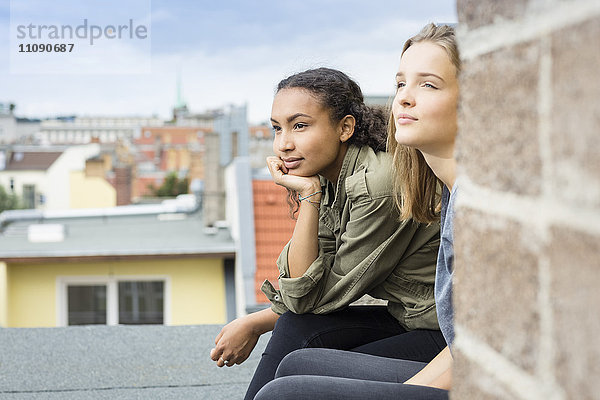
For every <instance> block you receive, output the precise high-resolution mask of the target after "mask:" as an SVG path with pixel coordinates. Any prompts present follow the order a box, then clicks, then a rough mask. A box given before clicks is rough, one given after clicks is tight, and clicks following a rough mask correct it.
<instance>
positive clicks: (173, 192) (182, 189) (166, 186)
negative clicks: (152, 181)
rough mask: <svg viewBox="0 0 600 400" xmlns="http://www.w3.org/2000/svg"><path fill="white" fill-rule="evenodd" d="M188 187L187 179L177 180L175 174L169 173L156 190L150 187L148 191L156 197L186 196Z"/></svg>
mask: <svg viewBox="0 0 600 400" xmlns="http://www.w3.org/2000/svg"><path fill="white" fill-rule="evenodd" d="M188 187H189V179H188V178H187V177H185V178H183V179H179V178H178V177H177V174H176V173H175V172H171V173H170V174H169V175H167V177H166V178H165V180H164V182H163V184H162V185H160V187H158V188H156V187H155V186H154V185H152V186H150V189H151V190H152V192H153V193H154V195H155V196H157V197H175V196H177V195H179V194H186V193H187V192H188Z"/></svg>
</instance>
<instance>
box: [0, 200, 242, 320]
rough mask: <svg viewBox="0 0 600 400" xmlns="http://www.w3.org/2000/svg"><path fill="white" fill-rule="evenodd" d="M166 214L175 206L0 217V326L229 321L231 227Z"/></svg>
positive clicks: (232, 287) (188, 215)
mask: <svg viewBox="0 0 600 400" xmlns="http://www.w3.org/2000/svg"><path fill="white" fill-rule="evenodd" d="M188 200H189V198H188ZM175 208H179V209H181V207H175ZM167 209H168V210H170V211H171V212H166V210H167ZM172 211H173V204H170V205H168V207H166V206H157V205H148V206H127V207H115V208H109V209H105V210H104V211H102V215H98V214H97V213H98V212H99V211H98V210H69V211H65V212H63V213H61V214H60V215H59V214H57V213H54V214H53V215H46V216H43V215H42V216H41V217H40V214H41V212H40V211H36V210H24V211H23V210H22V211H18V212H5V213H3V214H1V215H0V222H1V223H2V235H1V236H0V326H3V327H55V326H67V325H85V324H108V325H117V324H165V325H194V324H222V323H225V322H227V321H228V320H231V319H233V318H234V317H235V285H234V277H233V276H234V271H233V269H234V258H235V247H234V243H233V240H232V239H231V236H230V234H229V231H228V230H227V229H225V228H220V229H212V230H210V231H209V230H206V229H205V228H204V226H203V224H202V220H201V218H200V213H199V212H197V211H190V210H188V212H172ZM34 213H35V215H33V214H34ZM93 213H96V214H93Z"/></svg>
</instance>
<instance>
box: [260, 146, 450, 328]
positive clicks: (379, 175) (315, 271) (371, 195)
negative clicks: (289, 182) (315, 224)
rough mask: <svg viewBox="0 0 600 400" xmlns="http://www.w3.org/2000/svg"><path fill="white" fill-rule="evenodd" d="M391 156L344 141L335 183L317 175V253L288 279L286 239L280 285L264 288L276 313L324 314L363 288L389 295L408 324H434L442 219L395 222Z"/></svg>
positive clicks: (402, 321) (355, 296) (279, 263)
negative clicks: (438, 221)
mask: <svg viewBox="0 0 600 400" xmlns="http://www.w3.org/2000/svg"><path fill="white" fill-rule="evenodd" d="M392 182H393V179H392V157H391V155H390V154H388V153H385V152H379V153H376V152H374V151H373V150H372V149H371V148H370V147H368V146H362V147H357V146H354V145H351V146H349V148H348V151H347V153H346V156H345V158H344V162H343V164H342V169H341V171H340V175H339V179H338V183H337V188H334V187H333V185H332V184H331V183H329V182H328V181H327V180H325V179H324V178H321V185H322V189H323V196H322V199H321V208H320V212H319V214H320V216H319V256H318V258H317V259H316V260H315V261H314V262H313V263H312V264H311V265H310V267H309V268H308V270H307V271H306V272H305V273H304V275H303V276H301V277H297V278H290V275H289V269H288V258H287V257H288V248H289V243H288V244H287V245H286V246H285V247H284V249H283V251H282V252H281V255H280V256H279V259H278V260H277V266H278V268H279V288H280V290H276V289H275V288H274V287H273V285H272V284H271V283H270V282H269V281H265V282H264V283H263V285H262V291H263V292H264V293H265V294H266V295H267V298H269V300H270V301H271V303H272V306H271V308H272V309H273V311H275V312H276V313H278V314H282V313H284V312H285V311H287V310H290V311H292V312H294V313H297V314H302V313H308V312H311V313H315V314H327V313H330V312H333V311H337V310H340V309H342V308H344V307H346V306H347V305H349V304H350V303H352V302H353V301H355V300H357V299H359V298H360V297H361V296H362V295H364V294H365V293H368V294H370V295H371V296H373V297H375V298H379V299H384V300H388V310H389V312H390V313H391V314H392V315H393V316H394V317H395V318H396V319H397V320H398V321H399V323H400V324H401V325H402V326H403V327H404V328H406V329H409V330H411V329H439V327H438V323H437V316H436V310H435V300H434V295H433V284H434V280H435V265H436V258H437V252H438V247H439V224H431V225H430V226H427V225H424V224H417V223H415V222H414V221H412V220H408V221H403V222H399V213H398V210H397V207H396V205H395V204H394V192H393V183H392Z"/></svg>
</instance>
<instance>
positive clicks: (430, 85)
mask: <svg viewBox="0 0 600 400" xmlns="http://www.w3.org/2000/svg"><path fill="white" fill-rule="evenodd" d="M423 86H424V87H427V88H430V89H437V87H435V86H434V85H433V84H431V83H429V82H426V83H424V84H423Z"/></svg>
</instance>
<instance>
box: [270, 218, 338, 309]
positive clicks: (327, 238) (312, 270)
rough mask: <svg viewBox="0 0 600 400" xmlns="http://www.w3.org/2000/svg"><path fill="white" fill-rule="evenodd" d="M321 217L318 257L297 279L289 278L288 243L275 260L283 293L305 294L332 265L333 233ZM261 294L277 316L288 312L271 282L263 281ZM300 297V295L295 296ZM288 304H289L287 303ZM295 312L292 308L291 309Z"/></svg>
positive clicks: (333, 252) (282, 298)
mask: <svg viewBox="0 0 600 400" xmlns="http://www.w3.org/2000/svg"><path fill="white" fill-rule="evenodd" d="M322 217H323V215H321V218H320V219H319V256H318V258H317V259H316V260H315V261H314V262H313V263H312V264H311V265H310V266H309V268H308V270H307V271H306V272H305V273H304V274H303V275H302V276H300V277H298V278H290V277H289V276H290V271H289V264H288V251H289V249H290V243H291V242H288V243H287V244H286V245H285V247H284V248H283V250H282V252H281V254H280V255H279V257H278V259H277V268H278V269H279V278H278V281H279V286H280V287H282V279H283V280H284V281H283V282H285V283H286V285H285V289H284V291H286V292H290V293H292V295H293V294H294V293H305V292H308V291H310V289H311V288H313V287H314V286H315V284H316V282H319V281H320V280H321V279H322V276H323V271H324V269H323V267H324V265H326V264H330V263H332V261H330V259H331V260H333V258H334V256H335V250H336V239H335V235H334V234H333V232H332V231H331V230H330V229H329V228H328V227H327V226H326V224H325V223H324V222H323V218H322ZM261 290H262V292H263V293H264V294H265V295H266V296H267V298H268V299H269V300H270V301H271V309H272V310H273V311H274V312H275V313H277V314H283V313H284V312H286V311H288V310H290V308H289V307H288V306H287V305H286V302H285V301H284V298H285V297H284V296H283V295H282V293H281V291H280V290H277V289H275V288H274V287H273V285H272V284H271V282H269V281H268V280H265V281H264V283H263V285H262V287H261ZM297 297H302V295H300V296H297ZM287 303H288V304H290V302H289V301H288V302H287ZM291 310H292V311H294V312H296V311H295V309H294V308H292V309H291Z"/></svg>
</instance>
